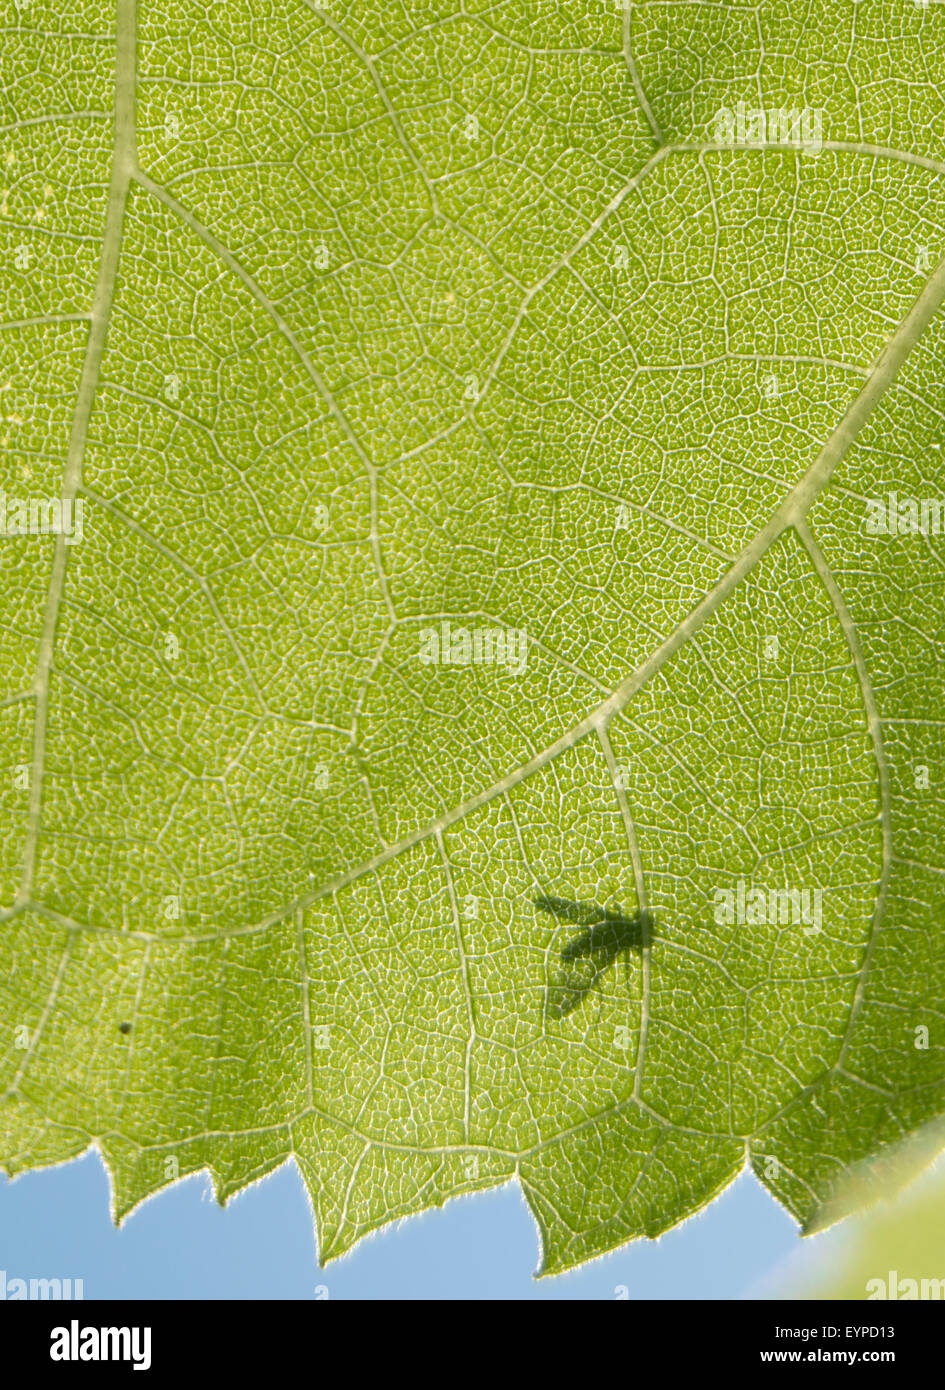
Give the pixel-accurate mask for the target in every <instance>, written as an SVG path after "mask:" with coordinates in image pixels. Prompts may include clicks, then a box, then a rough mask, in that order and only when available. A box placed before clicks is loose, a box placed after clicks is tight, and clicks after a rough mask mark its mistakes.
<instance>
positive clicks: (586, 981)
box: [535, 897, 653, 1018]
mask: <svg viewBox="0 0 945 1390" xmlns="http://www.w3.org/2000/svg"><path fill="white" fill-rule="evenodd" d="M535 906H536V907H537V908H540V909H541V911H542V912H548V913H550V914H551V915H552V916H553V917H557V918H558V920H559V921H560V922H570V923H572V925H574V926H576V927H583V928H584V930H583V931H582V932H581V933H580V934H579V935H578V936H574V937H572V938H571V940H570V941H568V942H566V944H565V945H564V946H563V947H562V948H561V952H560V957H561V968H560V969H559V970H558V972H557V974H556V975H555V976H554V978H553V979H552V980H551V981H549V984H548V988H547V991H546V994H545V1003H546V1008H547V1012H548V1015H549V1017H551V1018H564V1017H565V1016H566V1015H567V1014H570V1013H573V1011H574V1010H575V1009H576V1008H577V1007H578V1005H579V1004H581V1003H583V1001H584V999H585V998H586V997H587V995H588V994H589V993H590V992H591V990H592V989H593V988H594V986H595V985H596V984H597V981H598V980H599V979H600V977H601V975H602V974H603V972H604V971H605V970H608V969H609V968H610V966H612V965H613V964H614V962H615V961H616V959H617V957H618V956H619V955H620V954H621V953H622V952H624V951H628V952H629V951H637V952H639V953H641V954H642V952H643V948H644V946H647V945H649V943H650V941H651V940H652V937H653V921H652V918H651V917H650V914H649V913H648V912H634V913H633V914H632V915H631V916H629V917H626V916H624V915H623V914H622V913H621V912H616V911H614V910H613V909H611V908H609V907H601V906H600V905H599V904H598V903H576V902H570V901H569V900H568V899H567V898H549V897H541V898H536V899H535Z"/></svg>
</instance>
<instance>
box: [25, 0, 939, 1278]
mask: <svg viewBox="0 0 945 1390" xmlns="http://www.w3.org/2000/svg"><path fill="white" fill-rule="evenodd" d="M8 10H9V13H8V17H7V20H6V22H5V26H4V30H3V39H2V44H3V48H4V72H5V73H7V74H8V80H7V81H6V82H5V84H4V87H5V92H4V101H5V108H6V109H5V111H4V113H3V115H2V117H0V124H2V127H3V128H2V132H0V176H2V180H0V181H2V185H3V186H2V189H0V266H2V284H3V290H4V295H5V304H4V309H3V316H2V331H0V357H2V361H0V386H2V387H3V392H2V395H0V407H2V409H0V414H2V436H0V437H2V439H3V443H4V451H3V461H2V469H3V474H2V479H0V485H2V488H3V490H4V493H5V503H6V508H7V515H6V520H5V524H6V525H7V531H8V534H5V535H3V536H0V547H2V549H0V555H2V560H3V564H4V575H5V578H6V582H5V584H4V586H3V591H2V593H3V603H4V604H5V615H4V621H3V624H2V627H0V653H2V656H3V670H4V673H5V690H4V692H3V698H2V700H0V725H2V728H0V747H2V749H3V756H4V763H3V768H2V770H0V797H2V802H3V809H4V819H3V836H2V840H0V886H2V892H3V903H4V904H5V907H4V920H3V931H2V936H0V956H2V968H0V978H2V986H0V988H2V1005H0V1017H2V1020H3V1026H2V1029H0V1065H2V1069H3V1071H2V1083H0V1096H2V1100H0V1159H2V1162H3V1164H4V1166H5V1168H6V1170H7V1171H9V1172H19V1171H22V1170H24V1169H27V1168H35V1167H39V1166H42V1165H45V1164H51V1163H56V1162H60V1161H62V1160H64V1159H67V1158H69V1157H71V1156H73V1155H76V1154H79V1153H81V1152H83V1151H84V1150H85V1149H86V1148H87V1147H88V1146H89V1145H90V1144H94V1145H96V1146H97V1147H98V1148H99V1149H100V1151H101V1153H102V1155H103V1157H104V1160H105V1162H106V1164H107V1165H108V1168H109V1171H110V1173H111V1176H112V1180H113V1185H114V1210H115V1213H116V1216H117V1217H119V1218H120V1217H122V1216H123V1215H125V1214H126V1213H127V1212H129V1211H130V1210H131V1209H132V1208H133V1207H134V1206H135V1205H136V1204H137V1203H138V1202H140V1201H141V1200H143V1198H144V1197H146V1196H147V1195H148V1194H149V1193H152V1192H154V1191H156V1190H157V1189H159V1188H160V1187H162V1186H164V1185H166V1184H167V1183H168V1182H171V1181H173V1180H174V1179H175V1178H176V1177H178V1176H183V1175H184V1174H186V1173H189V1172H193V1171H195V1170H199V1169H203V1168H206V1169H208V1170H209V1171H210V1173H211V1174H212V1176H213V1181H214V1184H215V1187H216V1191H217V1193H218V1195H219V1197H220V1199H221V1200H225V1199H226V1198H227V1197H229V1196H230V1195H232V1194H233V1193H234V1192H236V1191H238V1190H239V1189H240V1188H242V1187H244V1186H245V1185H246V1184H247V1183H249V1182H251V1181H252V1180H254V1179H255V1178H258V1177H259V1176H261V1175H262V1174H265V1173H266V1172H269V1171H271V1170H272V1169H274V1168H275V1167H277V1166H278V1165H280V1164H281V1163H283V1162H284V1161H285V1159H286V1158H287V1157H289V1156H291V1157H293V1158H294V1159H295V1161H296V1163H297V1164H298V1166H299V1168H300V1170H301V1172H302V1175H303V1177H304V1180H305V1182H306V1184H307V1186H308V1189H309V1191H310V1193H311V1197H312V1202H313V1204H314V1208H315V1214H316V1220H317V1224H318V1237H319V1251H320V1257H321V1258H322V1259H323V1260H324V1259H327V1258H329V1257H332V1256H335V1255H338V1254H339V1253H341V1252H342V1251H344V1250H346V1249H348V1248H349V1247H350V1246H351V1245H352V1244H353V1243H354V1242H355V1241H356V1240H357V1239H358V1238H359V1237H361V1236H363V1235H364V1234H365V1233H366V1232H368V1231H370V1230H372V1229H374V1228H376V1227H378V1226H380V1225H382V1224H383V1223H385V1222H389V1221H391V1220H393V1219H395V1218H398V1217H401V1216H404V1215H407V1214H409V1213H412V1212H417V1211H420V1210H422V1209H424V1208H427V1207H430V1206H434V1205H439V1204H442V1203H443V1202H444V1201H446V1200H447V1199H448V1198H450V1197H453V1196H456V1195H458V1194H460V1193H469V1192H473V1191H476V1190H478V1189H482V1188H487V1187H490V1186H493V1185H495V1184H498V1183H504V1182H506V1181H508V1180H510V1179H513V1178H514V1179H517V1181H518V1182H519V1183H520V1184H521V1187H522V1189H523V1191H524V1193H525V1196H526V1198H527V1200H528V1202H529V1204H530V1206H531V1209H532V1211H533V1212H534V1214H535V1217H536V1219H537V1221H538V1224H539V1226H540V1229H541V1236H542V1243H543V1252H544V1253H543V1265H542V1269H543V1270H544V1271H545V1272H555V1271H558V1270H562V1269H565V1268H567V1267H569V1266H572V1265H574V1264H576V1263H578V1262H580V1261H582V1260H586V1259H589V1258H591V1257H593V1256H596V1255H599V1254H601V1253H602V1252H604V1251H606V1250H609V1249H611V1248H613V1247H614V1246H617V1245H619V1244H620V1243H621V1242H624V1241H626V1240H628V1239H631V1238H632V1237H634V1236H640V1235H646V1236H655V1235H657V1234H659V1233H660V1232H661V1231H664V1230H666V1229H668V1228H669V1227H671V1226H673V1225H674V1224H676V1223H678V1222H679V1221H681V1220H683V1219H684V1218H685V1217H687V1216H689V1215H690V1214H692V1213H693V1212H695V1211H697V1210H699V1209H700V1208H701V1207H702V1206H704V1204H705V1203H706V1202H708V1201H709V1200H710V1199H711V1198H712V1197H713V1196H715V1194H717V1193H718V1192H719V1191H720V1190H721V1189H722V1188H724V1187H725V1186H726V1184H727V1183H729V1182H730V1181H731V1179H732V1178H733V1177H734V1176H736V1174H738V1173H739V1172H740V1171H741V1169H742V1168H743V1167H744V1165H745V1164H746V1163H748V1164H750V1165H751V1166H752V1167H753V1169H754V1170H755V1172H756V1173H757V1174H758V1176H759V1177H760V1179H761V1181H762V1182H764V1183H765V1184H766V1185H767V1186H768V1187H769V1189H770V1190H771V1191H772V1192H773V1193H774V1194H775V1195H776V1196H777V1197H778V1198H779V1199H780V1200H781V1201H782V1202H783V1203H784V1204H785V1205H786V1206H787V1207H788V1209H789V1210H790V1211H791V1212H792V1213H793V1214H794V1215H795V1216H796V1218H797V1219H798V1221H799V1222H800V1223H802V1224H803V1225H804V1226H806V1227H808V1228H810V1229H813V1228H815V1227H816V1226H817V1225H818V1224H822V1223H823V1221H824V1220H825V1219H827V1218H826V1217H825V1215H824V1213H825V1212H827V1211H829V1210H830V1208H829V1202H830V1200H831V1193H832V1192H833V1190H834V1188H835V1185H836V1183H837V1181H838V1178H839V1177H840V1175H841V1174H842V1172H843V1171H844V1169H845V1168H846V1167H847V1166H848V1165H849V1164H851V1163H855V1162H857V1161H859V1160H862V1159H864V1158H867V1157H868V1156H870V1155H871V1154H875V1153H876V1152H878V1151H881V1150H882V1149H883V1147H884V1146H886V1145H888V1144H891V1143H893V1142H894V1141H896V1140H898V1139H899V1138H900V1137H901V1136H902V1135H904V1134H908V1133H909V1132H911V1131H913V1130H915V1129H916V1128H917V1127H919V1126H920V1125H922V1124H923V1123H925V1122H926V1121H927V1120H929V1119H930V1118H931V1117H933V1116H935V1115H936V1114H938V1113H939V1112H940V1111H941V1110H942V1108H943V1102H945V1043H943V1038H942V1024H941V1019H942V1011H943V1010H942V1006H943V1002H945V1001H943V997H942V996H943V985H942V981H943V979H945V969H943V967H945V946H943V924H945V910H943V885H945V878H943V874H945V859H943V850H942V846H943V834H942V830H943V808H942V799H941V794H940V790H939V789H940V787H941V785H942V781H943V778H945V738H943V721H942V686H943V675H945V651H943V640H945V639H943V629H942V597H941V596H942V592H943V589H942V581H943V543H942V536H941V533H940V528H938V527H936V525H935V524H934V523H935V521H936V517H935V515H934V508H933V505H932V504H937V502H938V501H940V500H941V499H942V497H943V494H945V477H943V471H945V470H943V466H942V447H941V446H942V433H943V432H942V419H943V408H942V384H941V383H942V381H943V380H945V377H943V371H945V338H943V312H942V301H943V298H945V182H943V177H942V176H943V174H945V151H943V149H942V129H943V115H945V113H943V107H942V95H941V88H940V83H939V81H938V76H937V73H938V70H939V65H940V59H941V49H942V47H943V42H945V31H943V24H945V20H943V19H942V14H941V11H940V9H937V8H936V7H934V6H932V7H929V8H923V7H918V6H916V7H914V6H912V5H901V6H897V7H894V8H890V7H889V6H882V5H879V4H874V3H872V2H871V0H866V3H853V0H848V3H840V4H839V6H838V5H831V6H830V7H826V8H824V9H822V10H816V9H814V10H812V9H811V8H810V7H809V6H801V5H800V4H798V3H794V0H791V3H780V4H778V5H775V6H766V7H763V8H762V9H758V8H757V7H755V6H749V5H747V4H746V5H738V4H735V5H733V4H729V3H721V0H719V3H706V4H699V5H693V4H688V3H682V0H680V3H679V4H664V3H660V4H656V3H653V4H646V3H641V4H637V5H632V6H631V5H630V4H629V0H628V3H627V7H626V9H623V10H622V9H621V8H620V6H619V5H618V4H617V3H614V4H611V3H609V0H608V2H607V3H603V0H600V2H598V0H586V2H585V0H581V3H579V4H574V5H568V6H565V5H560V6H559V5H548V6H539V7H536V6H534V5H524V4H522V3H506V4H499V5H495V4H493V3H489V4H485V3H480V0H473V3H471V4H467V5H466V6H465V7H464V9H463V10H462V11H459V10H457V9H456V7H450V6H443V5H439V6H438V5H436V4H431V5H428V6H426V7H425V8H422V9H419V10H415V9H413V8H404V9H398V8H396V7H395V8H393V9H392V8H391V7H390V6H375V5H373V4H368V5H366V6H365V5H358V6H355V5H350V4H345V3H341V0H327V3H326V4H325V5H322V6H316V5H314V4H310V3H308V0H278V3H276V4H275V5H261V4H257V3H255V0H235V3H232V4H228V5H226V6H222V7H216V8H214V9H213V10H212V11H208V10H207V9H206V7H205V6H204V5H203V4H195V3H189V2H188V0H185V3H180V0H174V3H173V4H171V3H169V2H168V0H148V3H144V0H141V3H139V4H138V5H137V7H135V5H134V3H133V0H117V9H116V8H115V7H113V5H112V4H104V5H98V4H95V3H92V0H89V3H87V4H77V5H76V6H75V7H74V8H73V9H71V10H70V11H69V12H68V13H66V14H63V12H62V10H61V7H57V6H53V5H52V4H50V3H47V2H46V0H29V3H27V0H19V4H18V5H16V4H14V5H10V6H8ZM756 108H758V109H759V110H761V109H763V112H764V114H763V115H762V116H758V117H753V116H752V114H751V113H752V111H754V110H755V109H756ZM726 113H728V114H726ZM779 113H780V114H779ZM759 132H760V133H759ZM729 138H730V143H726V141H727V140H729ZM891 493H895V494H897V496H898V498H899V499H900V500H901V502H902V506H901V507H900V511H899V512H898V513H897V521H896V525H895V526H894V531H893V534H885V535H883V534H871V533H870V532H869V530H868V528H867V520H868V519H869V517H870V516H871V515H873V514H874V513H875V508H876V507H877V506H878V505H879V501H880V500H882V499H885V500H883V508H884V512H883V515H884V516H887V517H888V498H889V495H890V494H891ZM17 499H21V500H23V499H25V502H26V504H27V511H26V513H25V515H26V518H27V525H26V527H25V530H26V534H22V535H16V534H9V531H10V530H11V529H15V525H16V516H17V510H16V507H15V506H14V505H13V504H14V503H15V502H16V501H17ZM50 499H60V500H64V503H67V504H72V511H71V518H72V523H73V524H74V525H75V524H77V523H78V521H79V520H81V528H80V529H81V532H82V534H81V538H80V537H79V534H78V530H77V531H76V532H75V534H73V535H72V536H70V537H68V538H67V537H66V536H65V535H62V534H60V535H58V536H53V535H43V534H33V533H32V532H31V530H30V524H29V523H30V514H29V506H28V504H29V502H30V501H31V500H32V501H38V502H42V503H44V504H45V502H48V501H49V500H50ZM908 499H916V500H917V502H918V501H923V500H924V501H925V503H926V508H925V512H924V513H922V512H920V511H917V512H916V519H917V524H923V525H924V531H925V533H924V534H923V533H922V532H915V533H910V532H909V530H908V529H907V528H908V522H909V516H910V513H909V508H908ZM871 507H872V508H873V512H871ZM11 508H12V510H11ZM69 516H70V513H69V510H68V507H67V508H66V511H65V513H64V521H68V520H69ZM11 517H12V518H13V520H12V521H11ZM899 518H904V519H905V521H904V524H905V528H906V529H903V530H902V531H900V529H899V525H898V519H899ZM36 520H37V524H36V526H34V527H33V528H32V530H33V532H35V531H39V530H41V526H40V524H39V523H40V517H39V513H38V512H37V514H36ZM446 656H449V657H451V658H454V659H451V660H445V659H444V658H445V657H446ZM466 657H469V658H470V660H468V661H466V660H464V659H463V658H466ZM726 894H727V895H729V896H728V897H726V896H725V895H726ZM792 894H793V895H794V896H793V897H792V896H791V895H792ZM552 900H555V901H557V903H558V904H559V906H560V908H561V910H560V912H555V911H549V910H544V909H543V908H542V907H541V906H540V905H536V904H539V903H540V901H545V902H550V901H552ZM568 905H570V907H569V906H568ZM588 905H590V906H588ZM729 909H731V911H729ZM569 913H570V914H571V916H569ZM601 913H602V914H603V915H602V916H601V915H600V914H601ZM739 919H740V920H739ZM595 923H596V924H597V926H596V927H595ZM644 923H648V924H650V927H651V930H649V931H647V932H646V933H643V932H642V931H641V932H639V933H638V935H639V939H638V935H637V934H634V932H633V931H631V924H636V926H637V927H641V926H642V924H644ZM598 928H600V931H598ZM595 931H597V933H598V934H597V935H595V934H594V933H595ZM582 932H584V933H585V935H584V936H583V937H582V935H581V933H582ZM600 932H604V933H605V934H606V933H609V934H610V935H606V939H605V935H601V934H600ZM644 937H645V939H644Z"/></svg>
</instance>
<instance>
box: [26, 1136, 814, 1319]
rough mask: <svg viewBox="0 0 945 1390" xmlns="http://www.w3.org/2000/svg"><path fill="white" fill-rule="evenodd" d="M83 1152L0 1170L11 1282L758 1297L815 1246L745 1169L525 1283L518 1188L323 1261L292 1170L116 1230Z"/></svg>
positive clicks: (238, 1292) (175, 1202)
mask: <svg viewBox="0 0 945 1390" xmlns="http://www.w3.org/2000/svg"><path fill="white" fill-rule="evenodd" d="M108 1198H109V1191H108V1179H107V1177H106V1175H105V1171H104V1169H103V1167H102V1164H101V1161H100V1160H99V1158H98V1156H97V1155H96V1154H94V1153H89V1154H86V1155H85V1157H83V1158H81V1159H78V1160H76V1161H75V1162H73V1163H69V1164H64V1165H63V1166H62V1167H60V1168H55V1169H49V1170H47V1171H46V1172H42V1173H28V1174H25V1175H24V1176H22V1177H19V1178H17V1179H16V1180H15V1181H13V1182H10V1181H8V1180H6V1179H2V1178H0V1269H5V1270H6V1272H7V1278H8V1279H10V1278H14V1277H16V1276H20V1277H25V1278H31V1277H32V1278H55V1277H59V1278H81V1279H82V1280H83V1281H84V1291H85V1297H86V1298H185V1299H195V1298H280V1299H306V1298H314V1297H315V1292H316V1289H318V1288H319V1287H320V1288H321V1289H322V1290H326V1289H327V1293H328V1297H330V1298H332V1299H337V1298H341V1299H345V1298H354V1299H386V1298H408V1299H411V1298H418V1299H422V1298H432V1299H442V1298H461V1299H480V1298H497V1299H515V1300H518V1299H532V1298H551V1299H599V1298H606V1299H613V1298H614V1297H615V1296H616V1291H617V1289H618V1288H619V1287H620V1286H625V1288H626V1293H627V1296H628V1297H629V1298H631V1299H639V1298H672V1299H679V1298H682V1299H686V1298H740V1297H746V1296H747V1297H751V1296H757V1295H758V1293H759V1292H760V1291H763V1290H764V1287H765V1281H766V1280H768V1281H769V1282H770V1280H771V1277H772V1271H775V1270H777V1269H781V1268H782V1267H784V1266H793V1265H795V1264H796V1263H797V1262H798V1260H800V1261H802V1262H803V1261H804V1260H805V1259H806V1258H807V1257H809V1256H810V1255H811V1254H813V1253H814V1252H813V1251H812V1249H811V1247H812V1246H818V1247H819V1249H820V1250H821V1252H823V1251H824V1250H825V1248H826V1247H825V1245H824V1242H825V1241H826V1242H829V1241H831V1240H832V1237H831V1236H829V1235H828V1236H827V1237H818V1238H817V1240H816V1241H813V1242H812V1241H805V1242H801V1241H800V1239H799V1237H798V1234H797V1228H796V1227H795V1226H794V1224H793V1222H792V1221H791V1220H790V1218H789V1217H788V1216H787V1215H786V1213H785V1212H784V1211H782V1209H781V1208H780V1207H779V1206H778V1205H777V1204H776V1203H775V1202H774V1201H773V1200H772V1198H771V1197H769V1196H768V1194H767V1193H766V1192H764V1191H763V1190H762V1188H761V1187H759V1185H758V1184H757V1182H756V1181H755V1180H754V1179H753V1178H752V1177H751V1176H750V1175H749V1174H744V1175H743V1176H742V1177H741V1178H739V1180H738V1181H737V1182H736V1183H735V1184H734V1185H733V1186H732V1187H731V1188H729V1189H728V1191H727V1192H725V1193H723V1195H722V1196H721V1197H720V1198H719V1199H718V1200H717V1201H716V1202H714V1203H713V1204H712V1205H711V1206H710V1207H709V1208H708V1209H707V1210H706V1211H704V1212H703V1213H701V1214H700V1215H699V1216H698V1217H696V1218H694V1219H693V1220H692V1221H689V1222H687V1223H686V1224H685V1225H684V1226H682V1227H680V1228H678V1229H677V1230H675V1231H671V1232H670V1233H668V1234H667V1235H665V1236H664V1237H663V1238H662V1239H661V1240H659V1241H655V1242H650V1241H646V1242H642V1241H641V1242H635V1243H634V1244H632V1245H629V1246H626V1247H625V1248H624V1249H623V1250H619V1251H616V1252H615V1253H614V1254H612V1255H609V1256H607V1257H606V1258H604V1259H602V1260H597V1261H594V1262H593V1263H592V1264H590V1265H587V1266H585V1267H584V1268H583V1269H581V1270H578V1271H576V1272H575V1273H572V1274H568V1275H564V1276H559V1277H556V1278H554V1279H542V1280H535V1279H533V1278H532V1274H533V1271H534V1270H535V1268H536V1267H537V1263H538V1236H537V1231H536V1228H535V1224H534V1222H533V1220H532V1217H531V1214H530V1213H529V1211H528V1209H527V1208H526V1206H525V1204H524V1202H523V1200H522V1198H521V1196H520V1195H519V1192H518V1190H517V1189H516V1188H513V1187H507V1188H503V1189H500V1190H497V1191H494V1192H490V1193H484V1194H480V1195H478V1196H476V1197H473V1198H463V1199H460V1200H458V1201H455V1202H450V1203H448V1204H447V1206H446V1207H445V1208H443V1209H442V1210H440V1211H433V1212H428V1213H426V1214H425V1215H423V1216H420V1217H415V1218H411V1219H410V1220H408V1221H404V1222H401V1223H400V1224H399V1225H397V1226H393V1227H390V1228H388V1229H387V1230H386V1231H383V1232H381V1233H379V1234H377V1235H375V1236H372V1237H371V1238H370V1239H368V1240H366V1241H363V1242H362V1243H361V1245H359V1246H358V1247H357V1248H356V1249H355V1250H354V1251H353V1252H352V1253H351V1254H350V1255H348V1256H346V1257H345V1258H344V1259H341V1260H337V1261H335V1262H333V1263H332V1264H329V1265H328V1267H327V1268H326V1269H324V1270H319V1268H318V1266H317V1264H316V1251H315V1239H314V1234H313V1230H312V1224H311V1217H310V1215H309V1208H308V1203H307V1201H306V1198H305V1194H304V1191H303V1188H302V1183H301V1179H300V1178H299V1176H298V1174H297V1172H296V1170H295V1169H294V1167H291V1166H286V1167H284V1168H282V1169H280V1171H279V1172H278V1173H275V1174H273V1175H272V1176H271V1177H269V1178H267V1179H265V1180H264V1181H263V1182H261V1183H257V1184H256V1185H255V1186H254V1187H252V1188H250V1189H248V1190H247V1191H246V1192H244V1193H242V1194H241V1195H240V1196H239V1197H238V1198H236V1199H235V1200H234V1201H232V1202H231V1203H230V1205H229V1206H228V1207H227V1208H226V1209H225V1210H223V1209H221V1208H220V1207H218V1206H217V1204H216V1202H215V1201H214V1199H213V1197H212V1195H211V1192H210V1186H209V1182H208V1180H207V1179H206V1177H205V1176H202V1175H201V1176H198V1177H193V1178H190V1179H188V1180H187V1181H185V1182H182V1183H179V1184H177V1185H176V1186H175V1187H172V1188H169V1189H167V1190H165V1191H164V1192H162V1193H160V1194H159V1195H158V1196H157V1197H155V1198H153V1199H152V1200H151V1201H149V1202H146V1203H145V1204H144V1206H142V1207H140V1208H139V1209H138V1210H137V1211H136V1212H135V1213H134V1214H133V1215H132V1216H131V1217H129V1219H128V1220H127V1221H126V1223H125V1225H124V1226H123V1227H122V1228H121V1229H120V1230H116V1229H115V1227H114V1226H112V1224H111V1219H110V1217H109V1210H108Z"/></svg>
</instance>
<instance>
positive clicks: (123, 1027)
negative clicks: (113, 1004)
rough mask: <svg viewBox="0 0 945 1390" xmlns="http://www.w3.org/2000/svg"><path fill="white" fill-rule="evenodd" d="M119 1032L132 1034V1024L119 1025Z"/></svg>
mask: <svg viewBox="0 0 945 1390" xmlns="http://www.w3.org/2000/svg"><path fill="white" fill-rule="evenodd" d="M118 1031H119V1033H130V1032H131V1024H130V1023H119V1025H118Z"/></svg>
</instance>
